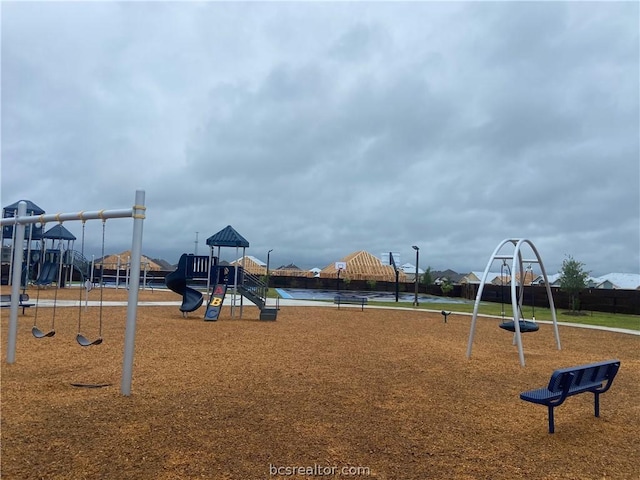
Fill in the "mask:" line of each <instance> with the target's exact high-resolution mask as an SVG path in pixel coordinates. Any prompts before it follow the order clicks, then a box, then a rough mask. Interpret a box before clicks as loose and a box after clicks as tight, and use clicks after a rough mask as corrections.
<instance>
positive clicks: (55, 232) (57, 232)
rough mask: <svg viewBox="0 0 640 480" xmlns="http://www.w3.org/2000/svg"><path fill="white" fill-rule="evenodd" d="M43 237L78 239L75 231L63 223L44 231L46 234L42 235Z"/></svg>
mask: <svg viewBox="0 0 640 480" xmlns="http://www.w3.org/2000/svg"><path fill="white" fill-rule="evenodd" d="M42 238H48V239H51V240H75V239H76V237H75V235H73V233H71V232H70V231H69V230H67V229H66V228H65V227H64V226H63V225H60V224H58V225H56V226H54V227H51V228H50V229H49V230H47V231H46V232H44V234H43V235H42Z"/></svg>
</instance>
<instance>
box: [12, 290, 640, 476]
mask: <svg viewBox="0 0 640 480" xmlns="http://www.w3.org/2000/svg"><path fill="white" fill-rule="evenodd" d="M28 293H29V295H30V297H31V298H36V292H35V289H34V287H31V288H30V289H29V291H28ZM54 294H55V289H53V288H52V289H42V290H41V291H40V298H41V299H47V298H49V299H53V296H54ZM91 294H93V295H98V292H97V291H93V292H91ZM103 294H104V300H105V303H107V302H109V303H108V305H109V306H107V307H105V308H104V318H103V328H102V338H103V339H104V341H103V342H102V344H100V345H94V346H90V347H84V348H83V347H81V346H79V345H78V344H77V343H76V341H75V336H76V332H77V318H78V310H79V307H71V306H69V307H67V306H59V307H58V308H57V309H56V318H55V330H56V334H55V336H53V337H51V338H42V339H37V338H34V337H33V335H32V334H31V329H32V326H33V323H34V315H35V314H36V312H35V308H30V309H27V311H26V312H25V314H24V315H22V314H21V315H19V317H18V332H17V344H16V362H15V363H12V364H8V363H7V362H4V361H3V363H2V447H1V448H2V451H1V453H2V457H1V458H2V465H1V469H2V478H3V479H19V480H26V479H32V478H33V479H36V478H47V479H81V478H118V479H136V480H138V479H154V480H156V479H176V478H180V479H191V478H192V479H195V478H199V479H201V478H206V479H249V478H344V477H347V476H351V477H353V478H378V479H420V480H424V479H514V478H541V479H556V478H579V479H602V478H615V479H632V478H637V471H638V470H637V466H638V465H639V464H640V451H639V450H638V448H637V438H638V437H639V436H640V406H639V403H638V400H637V399H638V398H640V357H639V356H638V336H635V335H626V334H622V333H614V332H607V331H601V330H589V329H582V328H572V327H566V326H563V325H560V327H559V328H560V333H561V336H562V347H563V348H562V350H558V349H557V348H556V345H555V343H554V340H553V332H552V328H553V327H552V326H551V325H548V324H546V325H545V324H542V325H540V329H539V331H538V332H535V333H528V334H526V335H524V336H523V340H522V341H523V342H524V346H525V350H526V359H527V364H526V367H522V366H520V364H519V362H518V351H517V349H516V346H514V345H513V344H512V334H510V333H509V332H505V331H504V330H502V329H500V328H499V321H500V320H499V319H495V318H486V317H479V318H478V320H477V324H476V327H475V341H474V351H473V356H472V357H471V358H470V359H468V358H467V357H466V355H465V352H466V348H467V339H468V336H469V328H470V323H471V317H470V316H469V315H457V314H455V313H452V314H451V315H450V316H449V318H448V321H447V323H444V322H443V320H442V315H440V313H439V312H433V313H431V312H426V311H424V310H422V311H417V310H416V311H413V310H410V309H402V310H401V309H378V308H372V307H368V308H366V309H365V310H364V311H361V310H360V309H359V308H341V309H340V310H338V309H337V308H336V306H335V305H331V304H327V306H322V307H320V306H318V307H293V306H283V307H282V308H281V310H280V312H279V313H278V320H277V321H276V322H264V321H260V320H259V314H260V311H259V309H258V308H257V307H256V306H255V305H252V304H249V305H247V306H245V307H244V313H243V315H242V318H241V319H238V318H235V319H232V318H231V316H230V312H229V308H228V307H223V308H222V310H221V313H220V318H219V320H218V321H217V322H205V321H203V313H204V308H200V309H199V310H197V311H195V312H192V313H189V314H188V316H187V317H186V318H183V316H182V313H181V312H180V310H179V308H178V305H179V304H180V301H179V298H176V297H177V296H176V294H175V293H174V292H170V291H160V290H156V291H151V290H141V291H140V292H139V298H138V300H139V306H138V310H137V336H136V344H135V357H134V365H135V368H134V371H133V393H132V395H131V396H124V395H122V394H121V392H120V391H119V383H120V379H121V369H122V360H123V349H124V343H125V324H126V317H127V309H126V306H111V305H112V304H111V303H110V302H113V301H121V302H123V303H125V302H126V301H127V291H126V290H125V289H119V290H116V289H104V292H103ZM57 295H58V297H57V298H58V300H59V301H60V304H61V305H64V302H63V301H64V300H67V301H69V300H77V299H78V291H77V289H74V288H67V289H60V290H59V291H58V293H57ZM96 298H97V297H94V298H93V299H94V300H95V299H96ZM151 302H153V303H156V304H157V305H152V304H151ZM163 302H166V303H163ZM82 308H84V307H82ZM452 309H454V310H455V308H454V307H453V306H452ZM7 310H8V309H7ZM8 313H9V312H8V311H4V310H3V311H2V325H1V326H2V339H1V342H2V345H3V346H4V345H6V342H7V324H8V320H9V314H8ZM52 313H53V309H52V308H40V309H39V311H38V313H37V315H38V317H37V321H38V325H39V327H40V328H42V329H43V330H44V329H47V328H48V327H49V326H50V325H49V323H48V322H50V321H51V318H52ZM97 317H98V307H91V306H90V307H88V309H87V310H86V311H84V312H83V330H84V331H85V333H86V334H87V335H89V336H95V335H96V332H97V329H98V322H97ZM613 358H617V359H619V360H620V361H621V368H620V372H619V373H618V376H617V378H616V380H615V382H614V384H613V386H612V387H611V390H610V391H609V392H607V393H606V394H604V395H602V398H601V406H600V408H601V416H600V418H595V417H594V416H593V397H592V395H590V394H589V395H578V396H574V397H571V398H569V399H568V400H567V401H566V402H565V404H563V405H562V406H561V407H559V408H557V409H556V432H555V433H554V434H552V435H550V434H549V433H548V432H547V411H546V408H544V407H542V406H539V405H533V404H531V403H528V402H523V401H521V400H520V399H519V394H520V392H523V391H526V390H529V389H532V388H536V387H539V386H543V385H546V383H547V382H548V380H549V376H550V374H551V372H552V371H553V370H555V369H557V368H561V367H567V366H573V365H579V364H584V363H589V362H596V361H600V360H605V359H613ZM73 384H75V385H76V386H74V385H73ZM294 469H295V470H294ZM292 472H295V473H296V474H295V475H294V474H290V473H292Z"/></svg>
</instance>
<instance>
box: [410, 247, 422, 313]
mask: <svg viewBox="0 0 640 480" xmlns="http://www.w3.org/2000/svg"><path fill="white" fill-rule="evenodd" d="M412 248H413V249H414V250H415V251H416V278H415V279H414V282H415V295H414V299H413V306H414V307H417V306H418V305H419V304H418V264H419V263H420V249H419V248H418V247H417V246H416V245H413V246H412Z"/></svg>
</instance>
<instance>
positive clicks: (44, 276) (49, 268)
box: [35, 262, 58, 285]
mask: <svg viewBox="0 0 640 480" xmlns="http://www.w3.org/2000/svg"><path fill="white" fill-rule="evenodd" d="M57 276H58V264H57V263H55V262H46V263H45V264H44V265H42V270H40V275H38V279H37V280H36V281H35V284H36V285H51V284H52V283H53V282H54V281H55V280H56V277H57Z"/></svg>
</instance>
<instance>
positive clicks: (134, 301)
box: [0, 190, 146, 396]
mask: <svg viewBox="0 0 640 480" xmlns="http://www.w3.org/2000/svg"><path fill="white" fill-rule="evenodd" d="M144 201H145V192H144V190H136V195H135V203H134V205H133V207H131V208H127V209H121V210H99V211H91V212H85V211H80V212H76V213H56V214H48V215H47V214H43V215H38V216H34V215H27V204H26V202H24V201H21V202H19V203H18V211H17V215H16V216H14V217H8V218H2V219H0V225H1V226H4V225H13V226H14V229H15V237H14V238H15V240H14V244H13V259H12V261H13V265H14V266H16V265H18V266H19V265H22V263H23V257H24V249H23V244H24V240H25V225H31V224H36V223H40V224H44V223H48V222H53V221H56V222H59V223H60V224H62V223H63V222H66V221H78V220H80V221H83V222H85V221H87V220H102V221H103V222H104V221H105V220H107V219H110V218H133V233H132V242H131V271H140V264H141V257H142V230H143V223H144V219H145V210H146V207H145V205H144ZM21 274H22V272H21V268H14V269H13V271H12V279H11V307H10V317H9V329H8V335H7V356H6V362H7V363H8V364H12V363H15V361H16V339H17V335H18V308H19V299H20V284H21ZM139 287H140V276H139V275H132V276H131V280H130V283H129V294H128V299H127V320H126V328H125V340H124V354H123V366H122V379H121V384H120V392H121V393H122V394H123V395H125V396H129V395H131V382H132V376H133V355H134V349H135V333H136V317H137V309H138V289H139ZM79 335H80V334H79ZM83 338H84V337H83ZM77 340H78V343H80V344H81V345H82V344H83V341H82V340H83V339H80V338H77ZM85 340H86V341H87V342H89V340H88V339H85ZM89 343H91V342H89ZM83 346H84V345H83Z"/></svg>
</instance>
